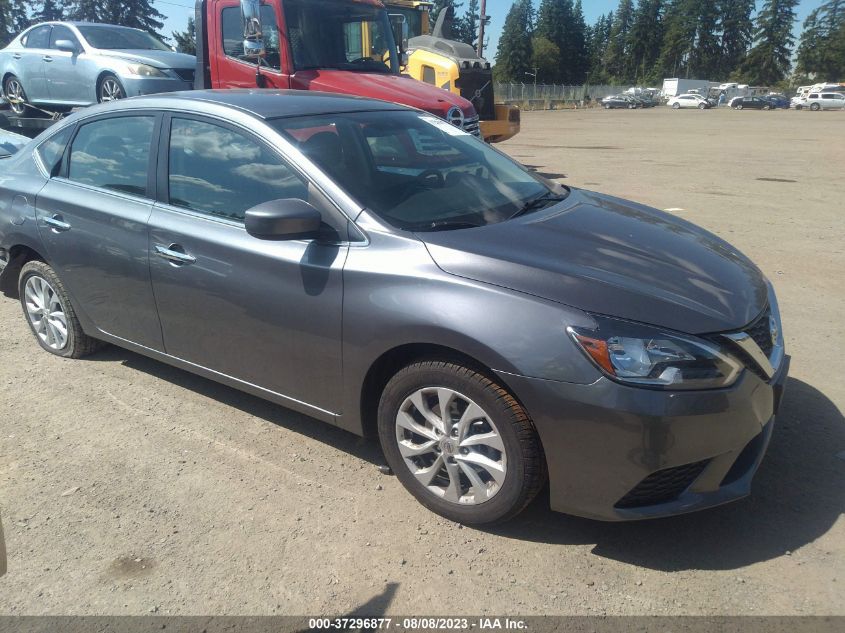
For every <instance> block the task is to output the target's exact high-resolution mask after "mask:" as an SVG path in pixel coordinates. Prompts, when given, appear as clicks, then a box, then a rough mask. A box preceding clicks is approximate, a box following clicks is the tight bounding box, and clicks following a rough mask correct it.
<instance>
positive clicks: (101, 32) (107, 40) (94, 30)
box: [77, 25, 170, 51]
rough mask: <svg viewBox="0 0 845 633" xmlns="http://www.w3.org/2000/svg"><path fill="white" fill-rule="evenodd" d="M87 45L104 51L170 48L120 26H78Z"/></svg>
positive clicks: (164, 49)
mask: <svg viewBox="0 0 845 633" xmlns="http://www.w3.org/2000/svg"><path fill="white" fill-rule="evenodd" d="M77 28H78V29H79V32H80V33H82V37H84V38H85V39H86V40H87V41H88V43H89V44H90V45H91V46H93V47H94V48H102V49H105V50H114V51H116V50H145V51H169V50H170V47H169V46H168V45H167V44H165V43H164V42H162V41H160V40H158V39H157V38H155V37H153V36H152V35H150V34H149V33H145V32H144V31H139V30H137V29H130V28H126V27H122V26H93V25H92V26H79V27H77Z"/></svg>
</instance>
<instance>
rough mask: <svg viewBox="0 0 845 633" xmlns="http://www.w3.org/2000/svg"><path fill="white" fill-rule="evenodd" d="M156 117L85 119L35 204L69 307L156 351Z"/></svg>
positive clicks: (105, 328)
mask: <svg viewBox="0 0 845 633" xmlns="http://www.w3.org/2000/svg"><path fill="white" fill-rule="evenodd" d="M160 119H161V117H160V115H156V114H150V113H148V112H144V113H143V114H129V113H121V114H114V115H108V116H103V117H98V118H96V119H93V120H91V119H88V120H86V121H84V122H83V123H81V124H80V125H79V126H78V127H77V129H76V132H75V135H74V137H73V139H72V141H71V144H70V147H69V148H68V149H67V150H66V151H65V154H64V160H63V163H62V164H61V165H60V167H59V170H58V172H57V175H56V176H55V177H53V178H51V179H50V180H49V182H48V183H47V185H46V186H45V187H44V188H43V189H42V190H41V192H40V193H39V194H38V197H37V199H36V215H37V218H38V230H39V233H40V234H41V237H42V239H43V241H44V244H45V245H46V248H47V255H48V257H49V260H50V263H51V265H52V266H53V267H54V268H55V270H56V273H57V274H58V275H59V278H61V280H62V283H64V284H65V286H66V287H67V289H68V290H69V292H70V295H71V297H72V298H74V299H75V300H76V302H77V303H76V305H75V306H74V307H76V308H77V309H80V310H82V312H83V313H85V314H86V315H87V316H88V317H89V319H91V320H92V321H93V323H94V325H95V326H96V327H97V328H98V329H99V330H101V331H103V332H105V333H107V334H111V335H113V336H116V337H119V338H122V339H125V340H127V341H131V342H133V343H137V344H139V345H143V346H145V347H149V348H152V349H155V350H161V349H162V342H161V327H160V325H159V322H158V315H157V313H156V306H155V301H154V299H153V294H152V287H151V286H150V271H149V260H148V251H149V248H148V243H147V220H148V219H149V216H150V212H151V211H152V206H153V202H152V192H153V191H154V182H155V181H154V178H153V177H152V174H153V173H154V169H153V166H154V164H155V163H154V159H155V156H154V154H153V152H151V147H152V146H153V139H154V137H155V136H156V134H157V129H158V126H159V122H160Z"/></svg>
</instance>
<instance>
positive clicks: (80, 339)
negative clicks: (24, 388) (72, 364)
mask: <svg viewBox="0 0 845 633" xmlns="http://www.w3.org/2000/svg"><path fill="white" fill-rule="evenodd" d="M18 283H19V286H18V290H19V291H20V298H21V306H22V307H23V313H24V316H25V317H26V322H27V323H29V327H30V329H31V330H32V333H33V334H34V335H35V338H36V340H37V341H38V344H39V345H41V347H42V349H44V350H46V351H48V352H50V353H51V354H55V355H56V356H62V357H64V358H82V357H83V356H87V355H88V354H90V353H92V352H94V351H96V350H97V349H99V348H100V347H102V345H103V343H101V342H100V341H98V340H96V339H93V338H91V337H90V336H88V335H87V334H85V332H83V331H82V326H81V325H80V324H79V319H78V318H77V316H76V312H74V310H73V306H72V305H71V303H70V299H69V298H68V296H67V292H66V291H65V288H64V286H63V285H62V282H61V281H60V280H59V278H58V277H57V276H56V273H55V272H53V269H52V268H50V267H49V266H48V265H47V264H45V263H44V262H40V261H37V260H36V261H31V262H28V263H26V264H24V267H23V268H22V269H21V274H20V278H19V282H18Z"/></svg>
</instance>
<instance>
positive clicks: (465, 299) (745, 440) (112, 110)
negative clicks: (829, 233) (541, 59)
mask: <svg viewBox="0 0 845 633" xmlns="http://www.w3.org/2000/svg"><path fill="white" fill-rule="evenodd" d="M151 165H157V167H156V168H154V169H153V168H151V167H150V166H151ZM4 167H5V168H4V169H2V170H0V268H2V273H0V290H3V291H4V292H6V293H10V294H12V295H16V296H18V297H19V298H20V302H21V306H22V309H23V317H24V319H25V320H26V322H27V324H28V325H29V327H30V329H31V330H32V333H33V335H34V341H36V342H37V344H38V345H40V346H41V348H43V349H44V350H45V351H46V352H49V353H51V354H55V355H57V356H61V357H65V358H79V357H82V356H85V355H86V354H90V353H91V352H93V351H95V350H96V349H97V348H98V347H99V346H100V345H101V342H102V341H106V342H109V343H113V344H115V345H119V346H121V347H126V348H128V349H130V350H134V351H136V352H138V353H140V354H143V355H146V356H149V357H151V358H154V359H159V360H161V361H164V362H166V363H170V364H172V365H175V366H176V367H180V368H182V369H185V370H187V371H191V372H195V373H197V374H200V375H202V376H205V377H207V378H210V379H212V380H217V381H219V382H222V383H224V384H227V385H229V386H232V387H235V388H239V389H242V390H244V391H247V392H249V393H252V394H254V395H258V396H260V397H263V398H266V399H269V400H271V401H273V402H276V403H278V404H280V405H283V406H286V407H289V408H291V409H295V410H297V411H300V412H302V413H305V414H308V415H310V416H312V417H314V418H317V419H318V420H322V421H324V422H328V423H332V424H335V425H337V426H340V427H342V428H344V429H346V430H348V431H351V432H354V433H359V434H365V433H368V432H372V433H375V434H376V435H377V436H378V437H379V439H380V442H381V446H382V449H383V451H384V455H385V458H386V459H387V462H388V464H389V465H390V467H391V469H392V470H393V472H394V473H395V474H396V475H397V477H398V478H399V480H400V481H401V482H402V484H404V485H405V486H406V487H407V489H408V490H409V491H410V492H411V493H412V494H413V495H414V496H415V497H416V498H417V499H418V500H419V501H420V502H421V503H422V504H423V505H425V506H426V507H427V508H429V509H431V510H433V511H435V512H438V513H440V514H442V515H443V516H445V517H448V518H449V519H451V520H453V521H457V522H460V523H464V524H476V523H489V522H492V521H499V520H503V519H506V518H509V517H512V516H514V515H515V514H516V513H518V512H519V511H520V510H522V509H523V508H524V507H525V506H526V504H528V503H529V502H530V501H531V499H532V497H534V496H535V495H536V494H537V493H538V492H539V491H540V490H542V489H544V485H545V483H546V481H547V480H548V481H549V483H550V495H551V497H550V499H551V507H552V508H553V509H555V510H558V511H562V512H569V513H573V514H578V515H582V516H589V517H593V518H597V519H604V520H626V519H642V518H649V517H657V516H664V515H670V514H676V513H680V512H689V511H692V510H697V509H702V508H707V507H711V506H715V505H721V504H723V503H726V502H728V501H731V500H734V499H738V498H740V497H743V496H745V495H747V494H748V493H749V490H750V485H751V479H752V477H753V475H754V473H755V471H756V470H757V467H758V465H759V463H760V460H761V459H762V457H763V454H764V452H765V449H766V446H767V444H768V440H769V437H770V435H771V432H772V428H773V420H774V416H775V413H776V412H777V410H778V406H779V403H780V395H781V392H782V390H783V385H784V383H785V380H786V375H787V369H788V364H789V359H788V357H786V356H785V354H784V338H783V333H782V327H781V322H780V315H779V312H778V306H777V300H776V298H775V293H774V290H773V288H772V285H771V284H770V283H769V282H768V280H767V279H766V278H765V276H764V275H763V274H762V273H761V272H760V270H759V269H758V268H757V267H756V266H755V265H754V264H753V263H752V262H751V261H750V260H749V259H748V258H746V257H745V256H743V255H742V254H741V253H739V252H738V251H737V249H736V248H734V247H732V246H731V245H729V244H727V243H726V242H724V241H723V240H721V239H720V238H718V237H716V236H715V235H713V234H712V233H708V232H707V231H705V230H703V229H701V228H698V227H696V226H695V225H693V224H691V223H689V222H687V221H685V220H682V219H680V218H677V217H675V216H672V215H670V214H668V213H664V212H662V211H658V210H656V209H652V208H649V207H646V206H644V205H641V204H636V203H634V202H628V201H626V200H622V199H619V198H615V197H611V196H606V195H602V194H599V193H594V192H589V191H584V190H579V189H576V188H568V187H565V186H563V185H560V184H558V183H554V182H551V181H548V180H545V179H543V178H542V177H540V176H538V175H536V174H534V173H532V172H531V171H529V170H528V169H526V168H524V167H523V166H521V165H519V164H517V163H515V162H514V161H512V160H511V159H510V158H508V157H507V156H505V155H504V154H502V153H500V152H498V151H496V150H494V149H492V148H491V147H490V146H489V145H487V144H485V143H484V142H483V141H481V140H479V139H477V138H476V137H474V136H473V135H471V134H468V133H466V132H464V131H463V130H460V129H457V128H456V127H455V126H453V125H451V124H450V123H448V122H446V121H444V120H442V119H439V118H437V117H434V116H432V115H430V114H428V113H425V112H421V111H419V110H412V109H409V108H406V107H404V106H399V105H396V104H392V103H387V102H384V101H374V100H367V99H359V98H354V97H349V96H342V95H330V94H321V93H310V92H308V93H306V92H303V91H276V90H262V91H250V90H217V91H194V92H185V93H177V94H174V95H156V96H149V97H136V98H133V99H127V100H123V101H117V102H113V103H110V104H102V105H97V106H93V107H91V108H87V109H84V110H80V111H79V112H77V113H75V114H73V115H71V116H69V117H68V118H67V119H65V120H63V121H62V122H60V123H58V124H57V125H56V126H54V127H53V128H51V129H50V130H48V131H47V132H46V133H45V134H44V135H42V136H41V137H39V139H38V141H37V142H36V143H33V144H30V145H28V146H27V147H26V148H25V149H23V150H21V151H20V152H18V153H17V154H16V155H15V156H13V157H12V158H10V159H8V160H7V162H6V164H5V165H4ZM65 371H68V372H72V371H73V365H72V364H71V365H67V366H66V369H65ZM29 387H30V388H31V387H32V385H31V384H30V385H29ZM315 423H317V422H315ZM400 514H402V513H401V512H400Z"/></svg>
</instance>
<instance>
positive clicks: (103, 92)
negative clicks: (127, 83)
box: [97, 75, 126, 103]
mask: <svg viewBox="0 0 845 633" xmlns="http://www.w3.org/2000/svg"><path fill="white" fill-rule="evenodd" d="M124 98H126V91H125V90H124V89H123V84H121V83H120V79H118V78H117V77H116V76H114V75H104V76H103V78H102V79H101V80H100V87H99V88H97V102H98V103H106V102H108V101H117V100H118V99H124Z"/></svg>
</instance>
